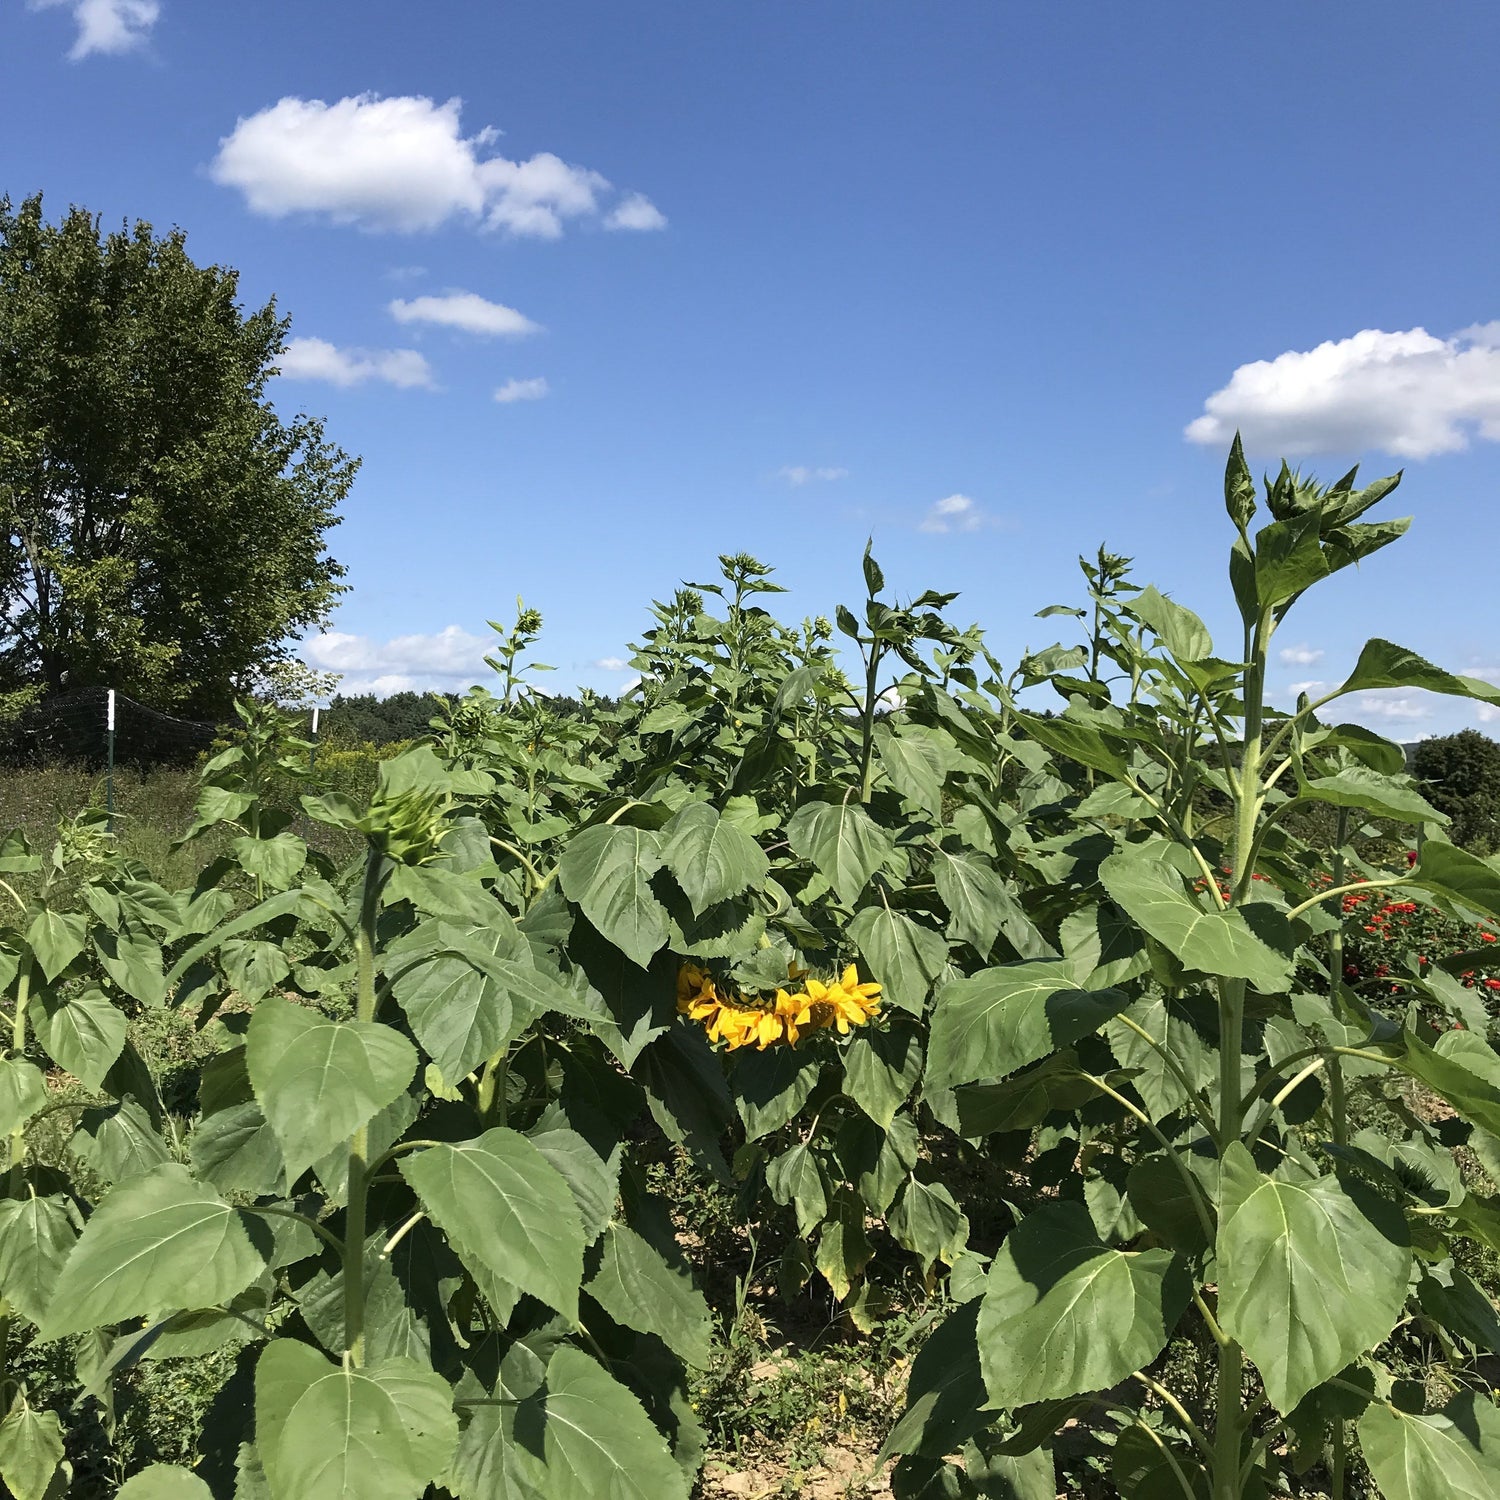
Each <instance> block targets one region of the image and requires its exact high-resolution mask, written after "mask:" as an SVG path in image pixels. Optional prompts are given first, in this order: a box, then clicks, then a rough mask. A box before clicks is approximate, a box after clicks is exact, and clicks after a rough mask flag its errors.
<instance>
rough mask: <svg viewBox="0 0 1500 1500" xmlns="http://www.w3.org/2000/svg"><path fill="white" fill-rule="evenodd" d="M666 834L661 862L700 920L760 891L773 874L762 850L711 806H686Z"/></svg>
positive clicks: (694, 803) (698, 803)
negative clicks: (723, 903) (743, 894)
mask: <svg viewBox="0 0 1500 1500" xmlns="http://www.w3.org/2000/svg"><path fill="white" fill-rule="evenodd" d="M662 834H663V837H664V838H665V840H666V842H665V844H664V845H663V846H662V862H663V863H664V864H665V865H666V867H667V868H668V869H669V870H670V871H671V872H672V874H673V875H674V876H675V877H676V880H677V883H678V885H680V886H681V887H682V889H683V891H684V892H685V893H686V894H687V898H688V900H689V901H691V902H692V904H693V912H694V914H695V915H701V914H702V913H703V912H705V911H707V910H708V909H709V907H711V906H716V905H718V903H719V902H721V901H728V900H729V899H730V898H731V897H734V896H738V895H739V894H740V893H741V892H742V891H746V890H749V889H750V888H751V887H752V886H756V885H759V884H760V882H761V881H762V880H764V879H765V878H766V872H767V870H768V869H769V868H770V861H769V860H767V858H766V856H765V855H764V854H763V853H762V852H761V848H760V845H759V844H757V843H756V842H755V840H754V839H753V838H751V837H750V835H749V834H748V833H746V832H745V831H744V829H742V828H740V827H739V826H738V825H737V824H735V823H733V822H730V821H728V820H727V819H725V818H722V817H720V815H719V813H718V812H717V811H716V810H715V809H714V808H713V807H711V806H710V805H709V804H708V803H706V802H689V803H687V804H686V805H685V806H684V807H683V808H682V809H681V811H679V812H678V813H677V814H676V815H675V816H674V817H673V819H672V821H671V822H670V823H668V824H667V826H666V827H665V828H664V829H662Z"/></svg>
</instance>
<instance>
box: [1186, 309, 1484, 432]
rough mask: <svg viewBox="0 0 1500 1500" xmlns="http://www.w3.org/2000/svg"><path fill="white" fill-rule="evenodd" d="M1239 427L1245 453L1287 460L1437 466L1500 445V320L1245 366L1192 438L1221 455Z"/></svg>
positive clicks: (1373, 332) (1194, 425) (1341, 344)
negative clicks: (1358, 456) (1365, 454)
mask: <svg viewBox="0 0 1500 1500" xmlns="http://www.w3.org/2000/svg"><path fill="white" fill-rule="evenodd" d="M1236 429H1238V430H1239V431H1240V432H1241V433H1242V434H1243V436H1244V439H1245V442H1246V444H1247V446H1250V447H1254V448H1263V449H1266V450H1268V451H1270V452H1273V453H1277V454H1283V453H1284V454H1287V455H1288V456H1296V455H1301V454H1307V453H1327V452H1334V451H1338V452H1353V451H1357V450H1361V449H1370V448H1381V449H1384V450H1385V451H1386V452H1387V453H1392V454H1394V455H1396V456H1397V457H1398V458H1430V457H1432V455H1433V454H1436V453H1455V452H1458V451H1460V450H1461V449H1464V448H1467V447H1468V446H1469V443H1470V441H1471V439H1472V437H1473V436H1475V435H1476V434H1477V436H1478V437H1479V438H1480V439H1482V440H1484V441H1487V442H1500V321H1497V322H1493V323H1484V324H1475V325H1474V326H1473V327H1470V328H1465V329H1463V330H1462V331H1461V332H1459V333H1456V334H1454V335H1453V337H1452V338H1447V339H1440V338H1436V337H1434V336H1433V335H1432V334H1430V333H1428V332H1427V330H1426V329H1425V328H1411V329H1408V330H1406V331H1405V332H1403V333H1385V332H1383V331H1382V330H1380V329H1378V328H1366V329H1364V330H1363V331H1361V332H1359V333H1356V334H1355V335H1354V336H1353V337H1352V338H1347V339H1340V340H1338V341H1337V342H1329V343H1324V344H1319V345H1318V347H1317V348H1316V349H1309V350H1305V351H1299V350H1295V349H1289V350H1288V351H1287V352H1286V353H1284V354H1279V355H1277V356H1276V358H1275V359H1270V360H1265V359H1262V360H1256V361H1255V362H1254V363H1252V364H1246V365H1241V366H1240V367H1239V368H1238V369H1237V370H1236V371H1235V372H1234V373H1233V375H1231V376H1230V378H1229V384H1228V385H1226V386H1224V387H1223V389H1222V390H1218V391H1215V392H1214V393H1213V395H1211V396H1210V397H1209V398H1208V400H1207V401H1206V402H1204V412H1203V415H1202V416H1201V417H1198V418H1197V419H1196V420H1195V421H1192V422H1190V423H1189V424H1188V426H1187V428H1186V430H1185V435H1186V437H1187V439H1188V441H1189V442H1193V443H1207V444H1209V445H1211V446H1214V447H1222V446H1224V445H1225V444H1227V443H1228V442H1229V441H1230V440H1231V438H1232V437H1233V436H1234V433H1235V431H1236Z"/></svg>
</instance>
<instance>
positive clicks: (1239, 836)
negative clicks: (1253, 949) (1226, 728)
mask: <svg viewBox="0 0 1500 1500" xmlns="http://www.w3.org/2000/svg"><path fill="white" fill-rule="evenodd" d="M1269 635H1270V619H1269V617H1268V616H1267V615H1262V616H1261V619H1260V620H1259V621H1258V622H1257V624H1256V627H1255V630H1254V633H1253V635H1252V636H1251V640H1250V650H1249V652H1248V653H1247V657H1246V664H1245V680H1244V699H1245V744H1244V753H1243V756H1242V759H1241V761H1240V777H1239V786H1238V788H1237V790H1236V795H1235V821H1234V882H1235V883H1234V901H1235V902H1236V903H1238V902H1241V901H1243V900H1244V899H1245V897H1246V896H1247V895H1248V894H1249V891H1250V882H1251V877H1252V876H1253V874H1254V873H1255V871H1254V864H1255V835H1256V825H1257V820H1258V818H1259V816H1260V809H1261V799H1262V795H1263V793H1262V788H1261V753H1262V747H1261V729H1262V722H1263V700H1264V697H1265V678H1266V648H1267V645H1268V644H1269ZM1244 1035H1245V981H1244V980H1243V979H1221V980H1220V981H1219V1149H1220V1151H1221V1152H1223V1151H1225V1150H1227V1149H1228V1147H1229V1146H1230V1145H1231V1144H1232V1143H1233V1142H1235V1141H1237V1140H1239V1138H1240V1132H1241V1130H1242V1129H1243V1128H1244V1113H1243V1108H1242V1105H1241V1100H1240V1051H1241V1048H1242V1046H1243V1044H1244ZM1244 1368H1245V1361H1244V1355H1243V1354H1242V1353H1241V1350H1240V1346H1239V1345H1238V1344H1237V1343H1235V1342H1234V1341H1233V1340H1231V1341H1229V1342H1228V1343H1226V1344H1224V1345H1222V1346H1221V1347H1220V1349H1219V1380H1218V1392H1217V1399H1216V1402H1215V1405H1216V1408H1217V1414H1216V1425H1215V1430H1214V1466H1213V1468H1214V1485H1213V1495H1214V1500H1239V1497H1240V1494H1241V1485H1240V1458H1241V1454H1240V1449H1241V1446H1242V1441H1243V1435H1244V1430H1245V1416H1244V1406H1243V1400H1244V1398H1243V1394H1242V1384H1243V1380H1244Z"/></svg>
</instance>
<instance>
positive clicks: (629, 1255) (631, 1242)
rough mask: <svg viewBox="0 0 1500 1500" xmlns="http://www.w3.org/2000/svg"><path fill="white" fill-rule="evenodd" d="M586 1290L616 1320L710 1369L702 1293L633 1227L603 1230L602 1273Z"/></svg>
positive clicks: (710, 1329)
mask: <svg viewBox="0 0 1500 1500" xmlns="http://www.w3.org/2000/svg"><path fill="white" fill-rule="evenodd" d="M584 1290H585V1291H587V1292H588V1294H589V1296H591V1297H592V1298H593V1299H594V1301H596V1302H597V1303H598V1304H599V1305H600V1306H601V1307H602V1308H603V1309H604V1310H605V1312H607V1313H608V1314H609V1315H610V1317H612V1318H613V1319H614V1320H615V1322H617V1323H623V1324H624V1325H625V1326H626V1327H627V1328H634V1329H635V1330H636V1331H637V1332H639V1333H654V1334H655V1335H656V1336H657V1337H658V1338H659V1339H660V1340H661V1341H662V1342H663V1343H664V1344H665V1345H666V1346H667V1347H668V1348H669V1349H671V1350H672V1352H673V1353H674V1354H676V1355H677V1356H678V1357H679V1358H680V1359H682V1360H684V1361H685V1362H686V1363H687V1364H690V1365H692V1366H694V1367H695V1368H697V1369H700V1370H703V1369H707V1368H708V1364H709V1359H710V1355H711V1352H712V1345H713V1321H712V1319H711V1317H710V1316H709V1311H708V1303H707V1302H706V1301H705V1300H704V1298H703V1293H702V1292H700V1291H699V1290H698V1289H697V1287H695V1286H694V1285H693V1279H692V1277H691V1276H690V1275H689V1274H688V1273H687V1271H686V1270H685V1269H682V1268H680V1267H678V1266H674V1265H670V1264H668V1262H667V1261H666V1260H665V1259H663V1257H662V1256H661V1254H660V1253H659V1252H658V1251H657V1250H656V1248H655V1247H654V1246H653V1245H651V1244H650V1243H648V1242H647V1241H646V1240H645V1239H643V1238H642V1237H641V1236H640V1235H638V1234H637V1233H636V1232H635V1230H633V1229H631V1228H630V1227H629V1225H626V1224H618V1223H617V1224H611V1225H609V1226H608V1228H606V1229H605V1231H604V1240H603V1245H602V1256H601V1259H600V1262H599V1269H598V1271H597V1272H595V1274H594V1276H593V1278H592V1280H590V1281H589V1283H588V1285H587V1286H586V1287H585V1288H584Z"/></svg>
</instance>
